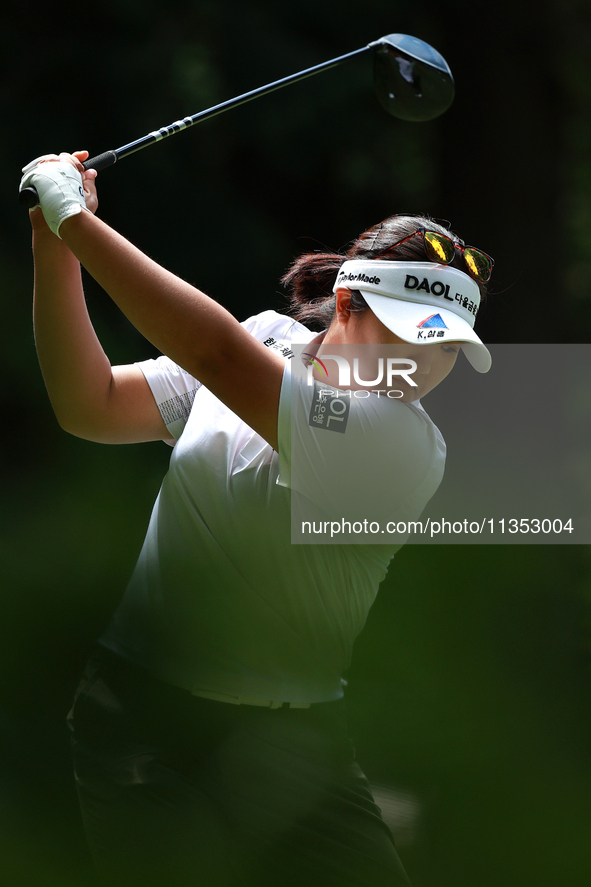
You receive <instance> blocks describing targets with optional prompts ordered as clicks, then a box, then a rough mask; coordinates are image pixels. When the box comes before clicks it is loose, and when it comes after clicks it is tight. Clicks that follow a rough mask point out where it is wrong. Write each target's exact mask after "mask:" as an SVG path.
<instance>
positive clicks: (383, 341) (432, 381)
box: [355, 311, 461, 403]
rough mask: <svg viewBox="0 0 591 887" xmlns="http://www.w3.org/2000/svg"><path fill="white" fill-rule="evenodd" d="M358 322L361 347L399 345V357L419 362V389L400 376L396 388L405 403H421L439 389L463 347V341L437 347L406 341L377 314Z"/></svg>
mask: <svg viewBox="0 0 591 887" xmlns="http://www.w3.org/2000/svg"><path fill="white" fill-rule="evenodd" d="M355 321H356V329H355V335H356V338H357V341H358V342H359V344H361V343H367V344H376V345H396V346H397V347H396V357H397V358H406V359H409V360H414V361H415V363H416V365H417V369H416V371H415V372H414V373H412V376H411V378H412V380H413V381H414V382H416V384H417V387H416V388H415V387H414V386H412V385H410V384H409V383H408V382H407V381H405V379H404V376H399V377H397V378H396V381H395V385H394V386H393V387H394V388H396V389H398V390H399V391H402V397H400V398H398V399H399V400H401V401H402V402H403V403H410V402H411V401H413V400H418V399H419V398H421V397H424V396H425V395H426V394H428V393H429V391H432V390H433V389H434V388H436V387H437V385H439V383H440V382H442V381H443V380H444V379H445V377H446V376H447V375H448V374H449V373H450V372H451V370H452V369H453V366H454V364H455V362H456V358H457V356H458V352H459V350H460V347H461V343H460V342H442V343H434V344H422V343H421V344H419V343H416V344H413V343H411V342H405V341H404V340H403V339H400V338H399V337H398V336H396V335H395V334H394V333H393V332H391V331H390V330H389V329H388V327H387V326H384V324H383V323H382V322H381V320H378V318H377V317H376V315H375V314H374V313H373V311H364V312H363V314H361V315H358V316H357V317H356V318H355Z"/></svg>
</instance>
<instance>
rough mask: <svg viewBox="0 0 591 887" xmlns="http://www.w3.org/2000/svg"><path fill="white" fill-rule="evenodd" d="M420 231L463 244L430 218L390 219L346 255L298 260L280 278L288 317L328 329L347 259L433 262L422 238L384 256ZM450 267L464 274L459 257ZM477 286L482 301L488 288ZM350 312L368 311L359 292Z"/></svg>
mask: <svg viewBox="0 0 591 887" xmlns="http://www.w3.org/2000/svg"><path fill="white" fill-rule="evenodd" d="M419 228H429V229H430V230H432V231H439V233H441V234H446V235H447V236H448V237H450V238H451V239H452V240H455V241H457V242H459V243H463V241H461V240H460V238H459V237H458V236H457V235H456V234H454V233H453V232H452V231H450V230H449V229H448V228H445V227H443V225H440V224H439V223H438V222H435V221H433V219H431V218H429V216H423V215H416V216H410V215H404V216H390V217H389V218H387V219H384V221H383V222H380V223H379V224H378V225H374V226H373V227H371V228H368V229H367V231H364V232H363V234H360V235H359V237H358V238H357V239H356V240H355V241H353V243H352V244H351V246H350V247H349V249H348V250H347V251H346V253H345V254H344V255H342V254H341V253H333V252H324V253H321V252H317V253H305V254H304V255H302V256H299V257H298V258H297V259H296V260H295V261H294V262H293V263H292V265H291V266H290V268H289V269H288V271H287V273H286V274H285V275H284V276H283V277H282V278H281V283H282V284H283V286H285V287H286V288H287V289H288V290H289V302H290V305H289V313H290V314H291V315H292V316H293V317H295V319H296V320H299V321H301V322H302V323H305V324H306V325H307V326H315V325H316V326H319V327H320V328H321V329H327V327H329V326H330V324H331V323H332V320H333V317H334V312H335V305H336V298H335V295H334V293H333V291H332V288H333V286H334V282H335V280H336V277H337V273H338V270H339V268H340V267H341V265H342V264H343V262H345V261H346V260H347V259H370V260H371V259H381V260H386V261H392V262H396V261H398V262H425V261H430V259H429V258H428V256H427V255H426V253H425V249H424V247H423V239H422V238H421V237H413V238H412V239H411V240H408V241H407V242H406V243H403V244H401V246H400V247H397V248H396V250H395V251H394V252H392V253H387V254H386V255H384V253H385V252H386V250H388V249H389V248H390V247H391V246H392V245H393V244H395V243H396V242H397V241H399V240H402V239H403V238H404V237H408V236H409V235H410V234H412V233H413V232H414V231H417V230H418V229H419ZM451 264H452V266H453V267H456V268H459V270H460V271H465V268H464V267H463V266H462V264H461V260H459V257H458V256H457V255H456V257H455V259H454V261H453V262H452V263H451ZM478 285H479V288H480V297H481V299H483V298H484V296H485V295H486V286H485V285H484V284H480V283H479V284H478ZM351 308H352V309H353V310H354V311H358V312H362V311H365V310H366V309H367V303H366V301H365V299H364V298H363V296H362V295H361V293H360V292H359V291H358V290H352V297H351Z"/></svg>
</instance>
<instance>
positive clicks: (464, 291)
mask: <svg viewBox="0 0 591 887" xmlns="http://www.w3.org/2000/svg"><path fill="white" fill-rule="evenodd" d="M87 156H88V155H87V154H86V152H78V153H76V154H74V155H66V154H62V155H59V157H58V156H56V155H48V156H46V157H44V158H39V159H38V160H37V161H34V162H33V163H32V164H29V166H28V167H26V168H25V176H24V178H23V186H26V185H29V184H33V185H34V186H35V187H36V188H37V190H38V192H39V195H40V207H41V208H40V209H37V210H35V211H34V212H33V213H32V214H31V219H32V224H33V229H34V256H35V336H36V343H37V349H38V353H39V359H40V363H41V367H42V371H43V375H44V378H45V382H46V385H47V389H48V392H49V396H50V398H51V402H52V404H53V408H54V410H55V413H56V415H57V418H58V420H59V422H60V423H61V425H62V426H63V427H64V428H65V429H66V430H67V431H69V432H71V433H72V434H75V435H77V436H80V437H83V438H87V439H89V440H94V441H102V442H106V443H132V442H139V441H150V440H158V439H163V440H166V441H168V442H169V443H172V444H174V449H173V450H172V457H171V463H170V470H169V471H168V473H167V475H166V477H165V479H164V482H163V484H162V488H161V490H160V493H159V495H158V499H157V501H156V504H155V506H154V510H153V513H152V517H151V520H150V524H149V528H148V531H147V535H146V539H145V542H144V545H143V548H142V550H141V553H140V556H139V559H138V562H137V566H136V568H135V571H134V573H133V575H132V578H131V581H130V584H129V586H128V588H127V591H126V593H125V595H124V597H123V600H122V602H121V604H120V606H119V608H118V609H117V611H116V613H115V615H114V617H113V620H112V622H111V624H110V625H109V627H108V628H107V630H106V632H105V634H104V635H103V636H102V637H101V638H100V639H99V642H98V644H97V648H96V652H95V654H94V655H93V657H92V659H91V660H90V662H89V664H88V667H87V669H86V672H85V675H84V677H83V679H82V682H81V684H80V686H79V688H78V691H77V694H76V699H75V702H74V706H73V709H72V712H71V713H70V719H69V720H70V726H71V729H72V737H73V747H74V756H75V772H76V782H77V787H78V792H79V796H80V803H81V807H82V813H83V817H84V824H85V828H86V833H87V836H88V841H89V845H90V848H91V851H92V854H93V858H94V861H95V863H96V867H97V869H98V871H99V872H100V876H101V878H102V881H101V883H104V884H108V885H121V887H123V885H125V887H132V885H138V887H139V885H141V887H164V885H166V887H189V885H191V887H235V885H236V887H242V885H244V887H266V885H276V884H281V885H283V887H304V885H305V887H386V885H388V887H395V885H403V884H408V880H407V876H406V874H405V872H404V869H403V868H402V866H401V864H400V861H399V859H398V856H397V854H396V851H395V849H394V845H393V841H392V836H391V834H390V832H389V830H388V828H387V827H386V825H385V824H384V822H383V820H382V818H381V815H380V811H379V809H378V807H377V806H376V804H375V803H374V801H373V799H372V796H371V793H370V790H369V787H368V783H367V780H366V779H365V777H364V775H363V773H362V772H361V770H360V769H359V767H358V765H357V764H356V762H355V756H354V751H353V748H352V746H351V743H350V741H349V739H348V737H347V730H346V723H345V715H344V710H343V680H342V674H343V670H344V669H345V668H346V667H347V665H348V663H349V659H350V655H351V648H352V644H353V641H354V639H355V637H356V635H357V634H358V633H359V631H360V630H361V628H362V626H363V624H364V621H365V619H366V616H367V612H368V609H369V607H370V606H371V603H372V601H373V599H374V598H375V595H376V592H377V589H378V585H379V583H380V581H381V580H382V579H383V578H384V575H385V574H386V570H387V568H388V564H389V562H390V560H391V558H392V555H393V552H394V551H395V550H396V548H397V547H399V546H400V544H401V541H403V539H401V537H400V535H395V534H394V535H392V536H391V538H390V536H389V535H388V533H387V532H386V531H385V527H386V526H387V525H388V523H389V525H390V528H391V527H394V528H397V527H400V526H401V525H404V524H405V523H406V522H407V521H409V520H414V519H416V518H418V516H419V514H420V512H421V511H422V509H423V508H424V506H425V504H426V503H427V501H428V500H429V498H430V497H431V496H432V495H433V493H434V492H435V490H436V488H437V486H438V484H439V482H440V480H441V477H442V473H443V463H444V455H445V446H444V443H443V441H442V439H441V436H440V434H439V432H438V431H437V429H436V428H435V426H434V425H433V423H432V422H431V421H430V419H429V418H428V416H427V415H426V413H425V412H424V410H423V409H422V407H421V405H420V397H421V396H422V395H423V394H426V393H427V392H428V391H430V390H431V389H432V388H434V387H435V386H436V385H437V384H438V383H439V382H441V380H442V379H443V378H444V377H445V376H446V375H447V374H448V373H449V372H450V370H451V369H452V367H453V365H454V362H455V360H456V357H457V353H458V351H459V349H463V350H464V352H465V354H466V356H467V358H468V360H469V361H470V362H471V363H472V364H473V365H474V366H475V368H476V369H477V370H478V371H480V372H485V371H486V370H487V369H488V367H489V365H490V355H489V353H488V351H487V350H486V348H485V347H484V345H482V343H481V342H480V339H479V338H478V336H477V335H476V334H475V333H474V331H473V325H474V320H475V317H476V314H477V312H478V307H479V304H480V299H481V296H482V295H483V293H484V290H485V286H486V282H487V281H488V279H489V277H490V272H491V269H492V260H491V259H490V258H489V257H488V256H487V255H486V254H485V253H483V252H481V251H480V250H476V249H473V248H471V247H466V246H465V245H464V244H463V242H462V241H460V240H459V239H458V238H457V237H456V236H455V235H453V234H452V233H451V232H450V231H447V230H446V229H444V228H442V227H441V226H439V225H437V224H435V223H434V222H432V221H431V220H429V219H425V218H419V217H409V216H399V217H397V216H393V217H391V218H389V219H386V220H385V221H384V222H382V223H380V224H379V225H376V226H375V227H373V228H371V229H369V230H368V231H366V232H365V233H363V234H362V235H361V236H360V237H359V238H358V239H357V240H356V241H355V242H354V243H353V245H352V246H351V248H350V249H349V250H348V252H347V253H346V255H339V254H336V253H334V254H333V253H328V254H312V255H304V256H301V257H300V258H299V259H297V260H296V262H295V263H294V264H293V266H292V268H291V269H290V270H289V272H288V273H287V274H286V276H285V279H284V282H285V283H286V284H287V286H288V287H289V288H290V290H291V294H292V303H293V309H294V310H293V311H292V317H287V316H283V315H280V314H277V313H275V312H274V311H265V312H263V313H262V314H259V315H257V316H254V317H251V318H249V319H248V320H246V321H245V322H244V323H239V322H238V321H237V320H236V319H235V318H234V317H233V316H232V315H230V314H229V313H228V312H227V311H226V310H225V309H224V308H222V307H221V306H220V305H219V304H217V303H216V302H215V301H213V300H212V299H210V298H208V297H207V296H206V295H204V294H203V293H202V292H200V291H199V290H197V289H195V288H194V287H192V286H190V285H189V284H188V283H185V282H184V281H182V280H180V279H179V278H177V277H175V276H174V275H173V274H171V273H169V272H168V271H166V270H165V269H163V268H161V267H160V266H158V265H157V264H155V263H154V262H152V261H151V260H150V259H148V258H147V257H146V256H145V255H143V254H142V253H141V252H140V251H139V250H138V249H136V248H135V247H134V246H132V245H131V244H130V243H128V242H127V241H126V240H125V239H124V238H123V237H121V236H120V235H119V234H117V233H116V232H115V231H113V230H112V229H111V228H109V227H108V226H107V225H105V224H104V223H103V222H102V221H100V220H99V219H98V218H97V217H96V216H95V215H94V214H93V213H94V211H95V210H96V207H97V197H96V190H95V183H94V178H95V175H96V173H95V172H94V171H88V172H86V173H85V172H84V171H83V169H82V166H81V161H82V160H84V159H86V157H87ZM56 235H57V236H56ZM80 264H82V265H83V266H84V267H85V268H86V269H87V271H88V272H89V273H90V274H91V275H92V276H93V277H94V278H95V279H96V280H97V281H98V283H99V284H100V285H101V286H102V287H103V288H104V290H105V291H106V292H107V293H108V294H109V296H110V297H111V298H112V299H113V300H114V301H115V302H116V304H117V305H118V306H119V307H120V308H121V310H122V311H123V312H124V313H125V315H126V316H127V317H128V318H129V320H130V321H131V322H132V323H133V324H134V325H135V326H136V327H137V329H138V330H139V331H140V332H141V333H142V334H143V335H144V336H145V337H146V338H147V339H149V340H150V341H151V342H152V343H153V344H154V345H155V346H156V347H157V348H158V349H159V350H160V351H161V352H162V355H163V356H162V357H160V358H158V359H156V360H147V361H144V362H142V363H139V364H134V365H132V366H118V367H111V365H110V363H109V361H108V359H107V357H106V356H105V354H104V352H103V350H102V348H101V345H100V343H99V341H98V339H97V337H96V335H95V333H94V330H93V328H92V325H91V322H90V320H89V318H88V315H87V312H86V307H85V301H84V295H83V292H82V285H81V278H80ZM244 273H245V274H247V273H248V272H247V270H245V272H244ZM237 285H238V286H240V281H239V280H238V281H237ZM294 314H295V317H296V318H297V319H295V320H294V319H293V315H294ZM300 321H303V323H302V322H300ZM307 323H313V324H314V325H315V326H317V327H318V326H319V327H320V328H321V329H322V330H323V332H321V333H320V334H317V333H315V332H311V331H310V330H309V329H308V327H307V326H306V325H305V324H307ZM376 347H377V348H379V349H382V350H380V357H381V359H382V363H381V364H380V366H381V368H382V370H383V374H382V376H379V377H378V376H377V375H376V373H375V372H372V371H371V368H370V366H369V363H368V360H367V359H366V357H364V356H363V354H361V351H360V352H359V357H357V356H356V355H357V351H356V350H355V349H361V350H363V349H365V348H374V349H375V348H376ZM394 347H395V348H396V349H397V350H396V356H395V357H394V358H392V359H390V358H388V357H387V356H384V355H385V354H386V351H387V349H389V348H394ZM302 352H303V354H302ZM364 354H365V352H364ZM378 364H379V360H378ZM386 368H387V369H388V373H389V376H388V374H386ZM374 369H375V365H374ZM367 380H369V381H367ZM292 499H297V500H298V503H299V504H298V508H299V509H300V510H301V514H302V515H303V517H304V518H305V517H306V515H307V514H308V512H307V511H306V509H308V508H309V509H310V511H309V516H310V519H309V520H308V521H307V522H306V520H305V519H304V520H303V521H302V527H299V526H298V531H299V530H301V531H302V532H303V533H308V536H304V538H302V539H298V540H295V541H294V542H292V536H291V526H290V525H291V511H290V509H291V505H292V504H293V503H292ZM298 513H300V512H298ZM368 518H370V522H369V524H368V523H367V519H368ZM339 521H340V524H339ZM364 521H365V525H364ZM306 523H309V525H310V529H309V530H308V528H307V527H306V526H305V524H306ZM332 524H334V525H335V526H334V527H332V526H331V525H332ZM336 526H338V534H339V535H337V536H336V537H335V536H334V532H337V530H336V529H335V527H336ZM364 526H365V529H364V530H363V533H364V535H363V534H362V531H361V530H359V529H358V528H359V527H364ZM376 528H377V529H376ZM331 529H332V533H333V535H331ZM325 530H326V532H325ZM366 530H367V531H366ZM319 531H320V534H319ZM376 533H377V534H379V538H378V535H376ZM347 534H348V535H347ZM319 542H320V543H321V544H317V543H319ZM350 542H355V543H357V544H349V543H350ZM335 543H336V544H335ZM377 543H379V544H377Z"/></svg>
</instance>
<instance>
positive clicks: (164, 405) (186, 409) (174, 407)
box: [136, 356, 201, 440]
mask: <svg viewBox="0 0 591 887" xmlns="http://www.w3.org/2000/svg"><path fill="white" fill-rule="evenodd" d="M136 366H138V367H139V368H140V370H141V371H142V373H143V374H144V376H145V378H146V381H147V383H148V385H149V386H150V390H151V391H152V394H153V395H154V400H155V401H156V404H157V406H158V409H159V411H160V415H161V416H162V420H163V422H164V424H165V425H166V427H167V428H168V430H169V431H170V436H171V438H173V439H174V440H178V438H179V437H180V436H181V434H182V432H183V429H184V427H185V424H186V422H187V419H188V418H189V413H190V412H191V408H192V406H193V401H194V400H195V395H196V394H197V391H198V390H199V388H200V387H201V382H199V381H198V380H197V379H195V378H194V377H193V376H191V374H190V373H187V372H186V371H185V370H183V369H182V368H181V367H180V366H178V364H176V363H174V361H172V360H170V358H168V357H164V356H162V357H157V358H156V359H154V360H143V361H140V362H138V363H137V364H136Z"/></svg>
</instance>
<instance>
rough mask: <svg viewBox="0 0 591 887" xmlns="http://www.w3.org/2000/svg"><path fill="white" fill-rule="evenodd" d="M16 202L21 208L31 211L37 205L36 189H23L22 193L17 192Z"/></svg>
mask: <svg viewBox="0 0 591 887" xmlns="http://www.w3.org/2000/svg"><path fill="white" fill-rule="evenodd" d="M18 202H19V203H20V205H21V206H26V207H27V209H33V208H34V207H36V206H37V204H38V203H39V195H38V194H37V188H31V187H29V188H23V190H22V191H19V192H18Z"/></svg>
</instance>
